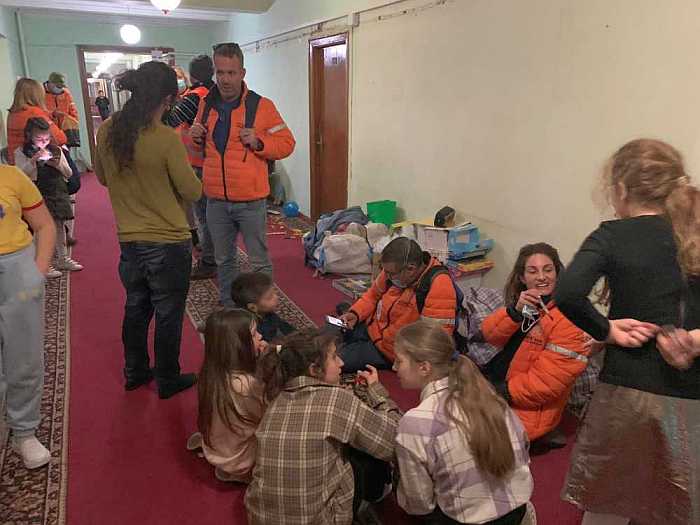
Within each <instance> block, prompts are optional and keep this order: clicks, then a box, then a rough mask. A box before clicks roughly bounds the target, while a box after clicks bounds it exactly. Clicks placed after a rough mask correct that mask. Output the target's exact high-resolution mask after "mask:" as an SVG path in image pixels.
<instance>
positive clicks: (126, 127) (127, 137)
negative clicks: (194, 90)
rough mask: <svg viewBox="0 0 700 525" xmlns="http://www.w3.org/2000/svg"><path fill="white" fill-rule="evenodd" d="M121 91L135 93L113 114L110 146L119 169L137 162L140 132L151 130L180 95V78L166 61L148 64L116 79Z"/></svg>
mask: <svg viewBox="0 0 700 525" xmlns="http://www.w3.org/2000/svg"><path fill="white" fill-rule="evenodd" d="M115 86H116V87H117V89H118V90H120V91H121V90H127V91H130V92H131V98H130V99H129V100H128V101H127V102H126V104H124V108H123V109H122V110H121V111H117V112H116V113H115V114H114V115H112V127H111V128H110V129H109V132H108V134H107V145H108V147H109V149H110V150H111V151H112V154H113V155H114V158H115V159H116V161H117V165H118V166H119V169H124V168H126V167H127V166H129V165H130V164H131V163H132V162H133V160H134V149H135V147H136V141H137V140H138V138H139V133H141V131H142V130H143V129H146V128H148V127H149V126H150V125H151V124H152V122H153V117H154V115H155V113H156V111H157V110H158V108H159V107H160V106H161V105H162V104H163V103H165V102H167V101H168V100H169V99H174V98H175V97H176V96H177V75H176V74H175V71H174V70H173V68H171V67H170V66H168V65H167V64H164V63H162V62H155V61H151V62H144V63H143V64H141V65H140V66H139V68H138V69H129V70H127V71H125V72H124V73H121V74H120V75H119V76H118V77H116V79H115Z"/></svg>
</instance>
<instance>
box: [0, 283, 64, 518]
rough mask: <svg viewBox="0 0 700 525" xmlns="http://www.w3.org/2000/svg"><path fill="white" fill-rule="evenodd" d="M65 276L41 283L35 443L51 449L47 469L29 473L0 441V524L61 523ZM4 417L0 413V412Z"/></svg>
mask: <svg viewBox="0 0 700 525" xmlns="http://www.w3.org/2000/svg"><path fill="white" fill-rule="evenodd" d="M69 281H70V278H69V277H68V276H67V275H64V276H63V277H60V278H58V279H50V280H48V281H47V284H46V308H45V312H46V327H45V330H46V341H45V353H44V361H45V374H44V393H43V395H42V398H41V415H42V419H41V424H40V426H39V429H38V430H37V437H38V438H39V440H40V441H41V442H42V443H44V444H45V445H47V446H48V447H49V449H50V450H51V462H50V463H49V465H48V467H44V468H40V469H37V470H32V471H29V470H27V469H25V468H24V465H23V464H22V460H21V458H20V457H19V456H18V455H17V454H15V453H14V452H13V451H12V450H11V448H10V446H9V440H8V436H7V435H6V433H2V434H4V435H3V437H2V441H0V523H2V524H3V525H29V524H31V525H63V524H64V523H65V519H66V517H65V516H66V515H65V502H66V489H67V482H66V480H67V455H68V442H67V439H68V406H69V399H68V398H69V374H70V341H69V337H70V309H69V306H70V283H69ZM1 414H2V416H3V417H4V410H3V411H2V413H1Z"/></svg>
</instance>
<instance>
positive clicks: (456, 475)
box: [396, 377, 533, 523]
mask: <svg viewBox="0 0 700 525" xmlns="http://www.w3.org/2000/svg"><path fill="white" fill-rule="evenodd" d="M448 381H449V380H448V378H446V377H445V378H443V379H439V380H437V381H433V382H432V383H429V384H428V385H426V386H425V388H423V391H422V392H421V403H420V405H418V407H416V408H414V409H412V410H409V411H408V412H406V415H405V416H404V417H403V418H402V419H401V422H400V424H399V431H398V435H397V436H396V443H397V446H396V456H397V458H398V461H399V471H400V473H401V479H400V482H399V487H398V491H397V497H398V501H399V505H401V507H402V508H403V509H404V510H405V511H406V512H408V513H409V514H415V515H425V514H430V513H431V512H432V511H433V510H434V509H435V506H436V505H437V506H439V507H440V509H441V510H442V512H443V513H445V514H446V515H447V516H449V517H450V518H452V519H454V520H456V521H458V522H460V523H485V522H487V521H492V520H495V519H496V518H500V517H501V516H504V515H505V514H508V513H509V512H511V511H512V510H515V509H516V508H518V507H520V506H521V505H524V504H525V503H527V502H528V501H530V496H532V489H533V480H532V475H531V474H530V467H529V463H530V457H529V455H528V450H527V447H528V440H527V436H526V435H525V431H524V429H523V427H522V425H521V424H520V421H519V420H518V418H517V417H516V416H515V414H514V413H513V412H512V411H511V410H510V409H508V410H507V412H506V414H505V416H506V424H507V426H508V431H509V433H510V439H511V443H512V445H513V451H514V452H515V468H514V469H513V471H512V472H511V473H510V474H509V475H508V476H506V477H505V478H504V479H502V480H498V481H494V480H493V479H492V478H489V477H487V475H485V474H484V473H483V472H482V471H480V470H479V468H478V467H477V466H476V460H475V459H474V457H473V456H472V454H471V451H470V450H469V446H468V445H467V443H466V440H465V438H464V434H462V432H461V430H459V428H458V427H457V426H456V425H455V424H454V423H453V422H452V421H450V420H449V418H448V417H447V414H446V411H445V400H446V398H447V385H448Z"/></svg>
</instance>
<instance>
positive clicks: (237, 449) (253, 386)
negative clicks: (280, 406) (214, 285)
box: [187, 309, 267, 483]
mask: <svg viewBox="0 0 700 525" xmlns="http://www.w3.org/2000/svg"><path fill="white" fill-rule="evenodd" d="M204 341H205V343H204V363H203V364H202V370H201V372H200V373H199V382H198V384H197V389H198V391H199V417H198V419H197V423H198V427H199V430H200V431H199V432H195V433H194V434H193V435H192V436H191V437H190V438H189V439H188V440H187V448H188V449H189V450H197V449H199V448H202V450H203V452H204V457H205V458H206V459H207V461H208V462H209V463H211V464H212V465H213V466H214V467H215V475H216V477H217V479H219V480H221V481H237V482H240V483H249V482H250V475H251V472H252V470H253V465H255V452H256V440H255V431H256V430H257V428H258V423H260V419H261V418H262V415H263V411H264V409H265V404H264V403H263V395H262V393H263V392H262V390H263V389H262V386H261V385H260V383H259V382H258V381H257V379H256V378H255V368H256V362H257V360H258V356H260V355H261V354H262V352H264V351H265V349H266V348H267V344H266V343H265V342H264V341H263V340H262V337H261V336H260V334H259V333H258V330H257V326H256V322H255V318H254V317H253V315H252V314H250V313H249V312H247V311H245V310H239V309H236V310H228V311H226V310H224V311H220V312H214V313H213V314H211V315H210V316H209V318H208V319H207V323H206V327H205V339H204Z"/></svg>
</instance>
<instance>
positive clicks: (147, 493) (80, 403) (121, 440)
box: [67, 175, 580, 525]
mask: <svg viewBox="0 0 700 525" xmlns="http://www.w3.org/2000/svg"><path fill="white" fill-rule="evenodd" d="M77 233H78V236H79V241H80V242H79V244H78V245H77V246H76V248H75V251H74V254H75V258H76V259H77V260H79V261H81V263H83V264H84V265H85V270H84V271H83V272H80V273H79V274H73V277H72V281H71V321H72V322H71V378H70V380H71V398H70V432H69V436H70V444H69V446H70V448H69V456H68V503H67V504H68V509H67V512H68V516H67V523H68V525H94V524H97V523H99V524H100V525H112V524H114V525H117V524H119V525H122V524H124V523H133V524H138V525H141V524H152V525H160V524H163V525H166V524H167V525H172V524H189V523H197V524H200V525H207V524H217V525H219V524H234V525H243V524H245V523H246V520H245V512H244V508H243V505H242V500H243V490H242V489H241V488H240V487H238V486H235V485H228V484H224V483H221V482H218V481H216V480H215V479H214V476H213V473H212V470H211V468H210V467H208V466H207V465H206V464H205V462H204V461H203V460H199V459H198V458H196V457H195V456H193V455H192V454H191V453H189V452H187V451H186V450H185V441H186V439H187V437H188V436H189V434H190V433H191V432H192V431H193V430H194V429H195V419H196V392H195V390H190V391H188V392H186V393H184V394H181V395H177V396H175V397H174V398H172V399H170V400H166V401H161V400H159V399H158V397H157V395H156V392H155V387H154V385H151V386H149V387H147V388H141V389H139V390H136V391H134V392H125V391H124V389H123V377H122V372H121V368H122V366H123V360H122V346H121V319H122V309H123V302H124V292H123V289H122V287H121V284H120V283H119V279H118V276H117V263H118V257H119V246H118V243H117V238H116V234H115V228H114V220H113V215H112V210H111V207H110V205H109V200H108V198H107V193H106V190H105V189H104V188H102V187H100V186H99V184H98V183H97V181H96V180H95V178H94V177H93V176H92V175H87V176H85V177H84V178H83V189H82V190H81V194H80V216H79V228H78V231H77ZM270 251H271V254H272V257H273V261H274V267H275V276H276V280H277V283H278V285H279V286H280V288H282V289H283V290H284V291H285V292H286V293H287V295H289V297H290V298H291V299H292V300H293V301H294V302H296V303H297V304H298V305H299V306H300V307H302V308H303V309H304V311H305V312H306V313H307V314H308V315H309V317H311V318H312V319H313V320H314V321H316V322H317V323H320V322H321V320H322V318H323V315H325V314H326V313H328V312H329V311H331V310H332V309H333V307H334V305H335V304H336V303H337V302H338V301H340V300H343V296H342V295H341V294H339V293H338V292H336V291H335V290H333V289H332V288H331V286H330V281H329V280H318V279H313V278H312V277H311V272H310V271H309V270H308V269H306V268H304V266H303V258H302V254H301V246H300V242H299V240H288V239H283V238H281V237H280V238H275V237H271V238H270ZM201 358H202V343H201V342H200V340H199V337H198V335H197V333H196V332H195V330H194V329H193V328H192V326H191V325H190V323H189V322H188V323H186V326H185V329H184V332H183V343H182V358H181V363H182V365H183V370H184V371H196V370H198V368H199V365H200V363H201ZM385 384H386V385H387V387H389V388H390V389H391V391H392V392H396V393H397V398H399V399H397V400H399V401H400V404H401V405H402V406H404V408H410V407H411V406H412V403H415V401H416V399H417V395H416V394H415V393H410V394H407V393H405V392H400V390H399V389H398V385H397V381H396V380H395V377H387V378H386V380H385ZM569 452H570V450H569V448H567V449H564V450H563V451H555V452H552V453H550V454H548V455H546V456H542V457H539V458H535V459H534V460H533V471H534V473H535V476H536V487H537V488H536V495H535V501H534V502H535V505H536V507H537V511H538V516H539V520H538V521H539V523H540V524H541V525H542V524H544V525H576V524H578V523H580V518H579V517H578V516H579V515H578V513H577V512H576V511H575V510H574V509H573V508H572V507H571V506H569V505H566V504H564V503H562V502H561V501H560V500H559V491H560V489H561V486H562V481H563V476H564V473H565V471H566V464H567V461H568V455H569ZM384 511H385V524H386V525H395V524H399V523H409V521H408V520H407V519H406V518H404V517H402V516H398V515H396V513H395V512H393V511H391V510H390V509H388V508H385V509H384Z"/></svg>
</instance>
